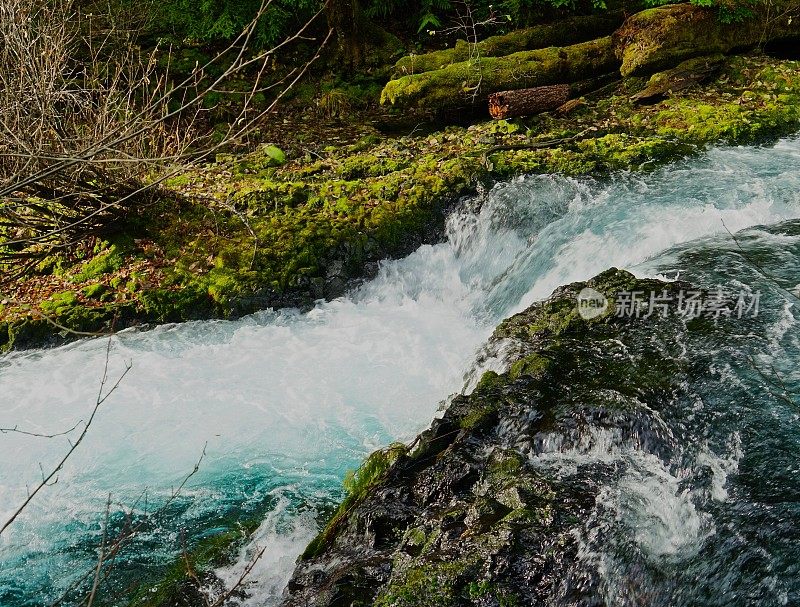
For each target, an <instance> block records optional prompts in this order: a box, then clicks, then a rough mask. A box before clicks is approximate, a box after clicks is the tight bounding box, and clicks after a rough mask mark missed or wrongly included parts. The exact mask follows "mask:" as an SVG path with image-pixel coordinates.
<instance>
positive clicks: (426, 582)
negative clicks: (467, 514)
mask: <svg viewBox="0 0 800 607" xmlns="http://www.w3.org/2000/svg"><path fill="white" fill-rule="evenodd" d="M472 567H474V563H473V562H471V561H469V560H462V561H454V562H441V563H431V564H425V565H420V566H419V567H410V568H409V569H407V570H406V571H404V572H403V573H402V575H400V576H398V577H399V579H393V580H392V581H391V582H390V584H389V586H388V587H387V588H385V589H384V590H382V591H381V593H380V594H379V595H378V598H377V599H376V600H375V607H448V606H451V605H452V606H455V605H460V604H462V603H463V599H464V598H466V595H467V594H468V582H467V581H466V579H465V576H466V575H467V573H468V571H469V570H470V569H471V568H472Z"/></svg>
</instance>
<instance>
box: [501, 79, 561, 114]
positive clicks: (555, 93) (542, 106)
mask: <svg viewBox="0 0 800 607" xmlns="http://www.w3.org/2000/svg"><path fill="white" fill-rule="evenodd" d="M569 96H570V86H569V85H568V84H553V85H549V86H537V87H535V88H530V89H519V90H515V91H501V92H499V93H493V94H492V95H489V114H490V115H491V116H492V118H494V119H495V120H504V119H506V118H517V117H520V116H531V115H533V114H541V113H542V112H549V111H552V110H555V109H556V108H558V107H560V106H562V105H564V104H565V103H566V102H567V101H568V100H569Z"/></svg>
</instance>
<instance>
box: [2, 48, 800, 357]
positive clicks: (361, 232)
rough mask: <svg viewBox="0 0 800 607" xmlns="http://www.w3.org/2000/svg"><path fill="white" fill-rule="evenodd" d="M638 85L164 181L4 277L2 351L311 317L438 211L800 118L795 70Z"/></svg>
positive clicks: (232, 160) (764, 67) (734, 68)
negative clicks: (183, 325)
mask: <svg viewBox="0 0 800 607" xmlns="http://www.w3.org/2000/svg"><path fill="white" fill-rule="evenodd" d="M647 85H648V79H647V78H645V77H629V78H626V79H625V80H622V81H620V82H618V83H615V84H612V85H611V86H610V87H606V88H605V89H603V90H601V91H599V92H596V93H595V94H587V95H586V96H584V97H583V98H581V100H580V101H579V102H577V103H576V104H575V107H574V108H573V109H572V111H570V112H569V113H568V114H567V115H563V116H559V115H556V114H553V113H550V114H542V115H539V116H534V117H530V118H523V119H517V120H511V121H478V122H475V123H473V124H470V125H469V126H447V127H443V128H440V129H439V130H433V131H428V132H425V133H417V132H413V129H412V132H409V133H408V134H406V135H402V136H397V135H387V134H384V133H381V132H380V131H378V130H377V129H375V128H374V127H371V126H369V125H363V126H361V127H358V128H356V129H350V130H349V131H348V135H347V136H345V137H343V140H342V142H341V143H334V142H333V141H327V142H314V141H313V140H311V139H310V137H311V136H312V134H308V133H304V132H303V130H302V129H300V130H296V131H293V132H292V133H291V138H292V139H294V140H295V141H296V146H295V147H294V148H293V149H292V150H291V154H290V155H288V156H287V154H286V153H285V152H284V151H283V150H281V149H279V148H277V147H275V146H272V145H267V144H265V145H262V146H261V147H260V148H259V149H258V150H257V151H255V152H253V153H250V154H247V155H243V156H232V155H220V156H218V157H217V158H216V161H215V162H214V163H211V164H209V165H207V166H205V167H203V169H202V170H199V171H192V172H186V173H182V174H179V175H176V176H174V177H172V178H170V179H169V180H168V181H167V183H166V186H167V189H166V190H165V193H164V196H163V197H162V198H161V199H160V200H158V201H157V202H155V203H154V204H153V205H152V206H151V207H149V208H147V209H144V210H143V211H142V213H141V216H139V217H135V218H133V219H132V220H131V222H130V226H129V229H127V230H126V232H125V234H124V235H117V236H112V237H109V238H108V239H105V240H104V239H100V238H98V239H95V240H94V241H93V242H87V243H85V244H84V246H83V247H82V248H81V249H80V250H78V251H72V252H70V253H69V254H68V255H57V256H50V257H48V258H46V259H45V260H43V261H42V262H41V263H40V264H39V265H38V267H37V268H36V271H35V272H33V273H31V274H30V275H28V276H27V277H25V278H21V279H18V280H12V281H6V282H7V284H6V285H4V287H3V289H4V290H3V300H2V302H0V349H4V350H7V349H9V348H12V347H16V348H25V347H31V346H39V345H45V344H56V343H59V342H62V341H64V340H65V339H72V338H74V336H75V335H76V333H75V332H77V333H78V334H80V333H96V332H103V331H107V330H108V329H109V328H110V327H112V326H113V327H114V328H115V329H121V328H124V327H127V326H135V325H142V324H151V323H164V322H175V321H182V320H189V319H200V318H214V317H222V318H232V317H237V316H241V315H243V314H247V313H250V312H253V311H256V310H259V309H264V308H267V307H283V306H300V307H303V306H307V305H309V304H310V303H311V302H313V301H314V300H315V299H319V298H332V297H336V296H338V295H340V294H342V293H343V292H344V290H345V289H346V288H347V287H348V285H351V284H352V282H353V281H354V280H357V279H359V278H362V277H365V276H369V275H371V274H372V273H374V271H375V269H376V267H377V262H379V261H380V260H381V259H385V258H389V257H397V256H401V255H404V254H406V253H408V252H410V251H412V250H413V249H414V248H416V247H417V246H418V245H419V244H420V243H422V242H434V241H436V240H437V239H438V238H440V236H441V229H442V226H443V217H444V214H445V212H446V209H448V208H449V207H450V206H451V205H452V204H453V203H455V202H456V201H457V200H458V199H459V197H461V196H464V195H469V194H472V193H474V192H476V191H477V190H478V189H479V188H481V187H485V186H487V185H489V184H491V183H493V182H496V181H499V180H503V179H509V178H511V177H513V176H515V175H521V174H526V173H550V172H556V173H562V174H565V175H588V174H591V175H605V174H609V173H612V172H614V171H619V170H629V169H632V170H648V169H649V168H651V167H654V166H658V165H659V164H661V163H663V162H666V161H668V160H671V159H674V158H676V157H678V156H682V155H687V154H694V153H698V152H700V151H702V150H703V149H704V148H705V147H706V146H707V145H709V144H710V143H729V144H743V143H759V142H766V141H769V140H771V139H774V138H775V137H778V136H780V135H783V134H787V133H790V132H792V131H794V130H795V129H796V128H797V127H798V124H800V109H798V108H800V70H799V69H798V63H797V62H795V61H786V60H780V59H774V58H770V57H767V56H732V57H728V58H726V60H725V62H724V65H723V67H722V68H721V70H720V72H719V74H718V75H717V76H716V77H715V78H714V79H713V80H712V81H711V82H709V83H707V84H704V85H701V86H696V87H692V88H689V89H686V90H683V91H680V92H677V93H674V94H670V95H667V96H666V98H664V99H662V100H660V101H658V102H657V103H652V104H650V105H637V104H636V103H635V102H634V101H633V100H632V99H631V97H632V96H633V95H634V94H635V93H636V92H638V91H641V90H642V89H644V88H646V87H647ZM287 124H288V127H289V128H295V127H297V125H298V124H301V122H298V121H291V122H288V123H287ZM316 132H317V130H316V129H315V130H314V131H313V133H316ZM286 147H287V148H288V146H286Z"/></svg>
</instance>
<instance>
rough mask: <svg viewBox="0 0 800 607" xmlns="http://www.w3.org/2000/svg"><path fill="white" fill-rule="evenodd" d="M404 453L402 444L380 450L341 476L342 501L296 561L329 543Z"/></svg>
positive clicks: (307, 557)
mask: <svg viewBox="0 0 800 607" xmlns="http://www.w3.org/2000/svg"><path fill="white" fill-rule="evenodd" d="M406 453H408V447H407V446H406V445H404V444H402V443H393V444H392V445H389V446H388V447H386V448H385V449H380V450H378V451H375V452H374V453H373V454H371V455H370V456H369V457H368V458H367V459H366V460H365V461H364V463H363V464H361V466H360V467H359V468H358V470H354V471H350V472H348V473H347V474H346V475H345V478H344V481H343V486H344V489H345V492H346V495H345V498H344V500H343V501H342V503H341V504H339V507H338V509H337V510H336V512H334V514H333V516H332V517H331V519H330V520H329V521H328V524H327V525H326V526H325V529H323V530H322V531H321V532H320V533H319V535H317V537H316V538H314V540H312V541H311V543H310V544H309V545H308V546H307V547H306V549H305V551H304V552H303V554H302V556H301V557H300V558H302V559H304V560H306V559H311V558H314V557H315V556H317V555H318V554H320V553H321V552H322V551H323V550H324V549H325V546H326V545H327V544H328V543H329V542H330V541H332V540H333V538H334V537H335V535H336V531H337V529H338V526H339V524H340V523H341V522H342V521H344V520H345V518H346V516H347V514H348V513H349V512H350V510H352V509H353V508H354V507H356V506H357V505H358V504H359V503H360V502H361V501H362V500H363V499H364V498H365V497H366V495H367V493H368V492H369V490H371V489H372V488H373V487H374V486H375V485H377V484H378V483H379V482H380V481H381V480H382V479H383V478H384V476H385V475H386V473H387V472H388V471H389V469H390V468H391V467H392V465H393V464H394V463H395V462H396V461H397V460H398V459H399V458H400V457H402V456H403V455H405V454H406Z"/></svg>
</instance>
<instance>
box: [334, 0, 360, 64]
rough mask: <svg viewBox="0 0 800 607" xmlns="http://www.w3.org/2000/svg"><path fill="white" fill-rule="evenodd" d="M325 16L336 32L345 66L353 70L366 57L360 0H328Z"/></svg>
mask: <svg viewBox="0 0 800 607" xmlns="http://www.w3.org/2000/svg"><path fill="white" fill-rule="evenodd" d="M325 16H326V17H327V19H328V26H329V27H330V28H331V29H332V30H333V31H334V32H335V33H336V41H337V43H338V46H339V52H340V53H341V54H342V58H343V59H344V63H345V66H346V67H347V68H348V69H349V70H351V71H352V70H353V69H354V68H356V67H358V66H359V65H360V64H361V62H362V61H363V58H364V36H363V32H362V27H361V9H360V7H359V5H358V0H328V3H327V4H326V6H325Z"/></svg>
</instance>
